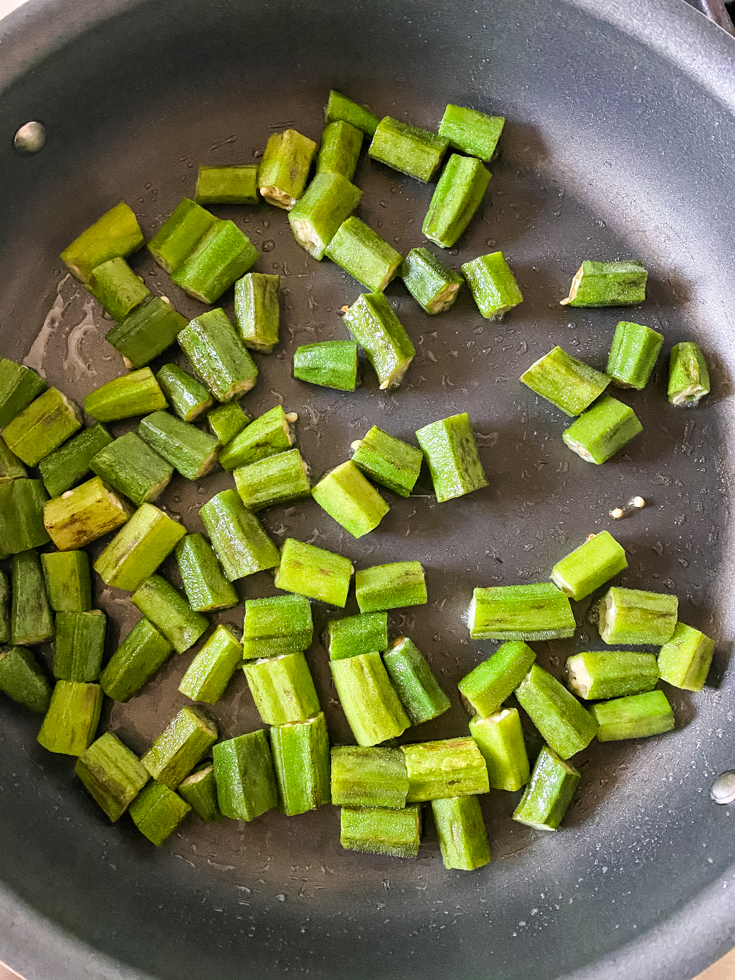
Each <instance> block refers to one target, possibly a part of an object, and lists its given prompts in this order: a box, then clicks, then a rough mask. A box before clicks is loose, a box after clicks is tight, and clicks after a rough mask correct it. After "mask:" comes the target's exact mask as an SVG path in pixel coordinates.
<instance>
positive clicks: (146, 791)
mask: <svg viewBox="0 0 735 980" xmlns="http://www.w3.org/2000/svg"><path fill="white" fill-rule="evenodd" d="M189 813H191V807H190V806H189V804H188V803H187V802H186V801H185V800H182V799H181V797H180V796H179V794H178V793H174V792H173V790H170V789H169V788H168V786H164V785H163V784H162V783H159V782H157V781H156V780H155V779H153V780H151V782H150V783H148V785H147V786H145V787H144V788H143V789H142V790H141V791H140V793H139V794H138V795H137V796H136V797H135V799H134V800H133V802H132V803H131V804H130V816H131V817H132V818H133V823H134V824H135V826H136V827H137V828H138V830H139V831H140V832H141V834H143V835H144V836H145V837H147V838H148V840H149V841H150V842H151V843H152V844H155V845H156V847H160V846H161V844H163V842H164V841H165V840H166V838H168V837H170V836H171V834H173V832H174V831H175V830H176V828H177V827H178V826H179V824H180V823H181V821H182V820H183V819H184V817H186V816H187V815H188V814H189Z"/></svg>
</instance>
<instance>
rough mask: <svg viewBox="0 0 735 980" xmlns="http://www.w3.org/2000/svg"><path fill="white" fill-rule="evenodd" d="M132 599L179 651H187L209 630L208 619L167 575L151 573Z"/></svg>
mask: <svg viewBox="0 0 735 980" xmlns="http://www.w3.org/2000/svg"><path fill="white" fill-rule="evenodd" d="M130 601H131V602H132V603H133V605H134V606H137V607H138V609H140V611H141V612H142V613H143V615H144V616H145V617H146V619H148V620H150V622H151V623H153V625H154V626H155V627H156V629H158V630H160V631H161V633H163V635H164V636H165V637H166V639H167V640H168V642H169V643H170V644H171V645H172V646H173V648H174V650H175V651H176V652H177V653H185V652H186V651H187V650H188V649H189V648H190V647H193V646H194V644H195V643H196V641H197V640H198V639H199V638H200V637H201V636H202V635H203V634H204V633H205V632H206V630H207V627H208V626H209V620H208V619H207V617H206V616H204V615H202V613H198V612H194V611H193V610H192V608H191V606H190V605H189V603H188V602H187V601H186V599H185V598H184V597H183V596H182V595H181V593H180V592H179V591H178V590H177V589H175V588H174V587H173V585H171V584H170V583H169V582H167V581H166V579H165V578H161V576H160V575H151V577H150V578H148V579H146V580H145V581H144V582H143V583H142V584H141V585H140V586H139V587H138V588H137V589H136V590H135V592H134V593H133V594H132V596H131V597H130Z"/></svg>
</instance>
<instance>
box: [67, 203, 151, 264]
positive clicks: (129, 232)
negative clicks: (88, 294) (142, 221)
mask: <svg viewBox="0 0 735 980" xmlns="http://www.w3.org/2000/svg"><path fill="white" fill-rule="evenodd" d="M144 242H145V238H144V237H143V232H142V231H141V230H140V225H139V224H138V219H137V218H136V217H135V214H134V213H133V211H132V210H131V208H130V207H128V205H127V204H126V203H125V202H124V201H120V203H119V204H116V205H115V206H114V207H113V208H110V210H109V211H107V212H105V214H103V215H102V217H101V218H98V219H97V221H95V223H94V224H93V225H90V226H89V228H87V229H86V230H85V231H83V232H82V233H81V235H80V236H79V237H78V238H75V239H74V241H73V242H72V243H71V245H67V247H66V248H65V249H64V251H63V252H62V253H61V261H62V262H63V263H64V265H66V267H67V268H68V269H69V271H70V272H71V273H72V275H73V276H75V277H76V278H77V279H79V281H80V282H83V283H86V282H87V280H88V279H89V276H90V273H91V272H92V270H93V269H95V268H97V266H99V265H102V263H103V262H107V260H108V259H114V258H115V257H117V256H122V257H123V258H124V257H126V256H128V255H130V253H131V252H136V251H137V250H138V249H139V248H141V247H142V245H143V243H144Z"/></svg>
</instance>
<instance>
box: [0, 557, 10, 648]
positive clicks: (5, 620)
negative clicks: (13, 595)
mask: <svg viewBox="0 0 735 980" xmlns="http://www.w3.org/2000/svg"><path fill="white" fill-rule="evenodd" d="M9 642H10V579H9V578H8V576H7V575H6V574H5V572H3V571H2V570H0V643H9Z"/></svg>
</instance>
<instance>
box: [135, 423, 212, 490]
mask: <svg viewBox="0 0 735 980" xmlns="http://www.w3.org/2000/svg"><path fill="white" fill-rule="evenodd" d="M138 435H139V436H140V438H141V439H143V440H144V441H145V442H146V443H148V445H149V446H150V448H151V449H153V450H155V452H156V453H158V455H159V456H161V457H162V458H163V459H165V460H166V462H167V463H170V464H171V466H173V468H174V469H175V470H177V472H179V473H180V474H181V475H182V476H183V477H186V479H187V480H198V479H199V478H200V477H202V476H206V475H207V473H211V472H212V470H213V469H214V468H215V467H216V465H217V454H218V452H219V442H218V441H217V440H216V439H215V437H214V436H211V435H210V434H209V433H208V432H203V431H202V430H201V429H199V428H197V426H195V425H192V424H191V423H190V422H184V421H183V420H182V419H179V418H176V416H175V415H171V414H169V412H153V413H152V414H151V415H146V417H145V418H144V419H141V422H140V425H139V426H138Z"/></svg>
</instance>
